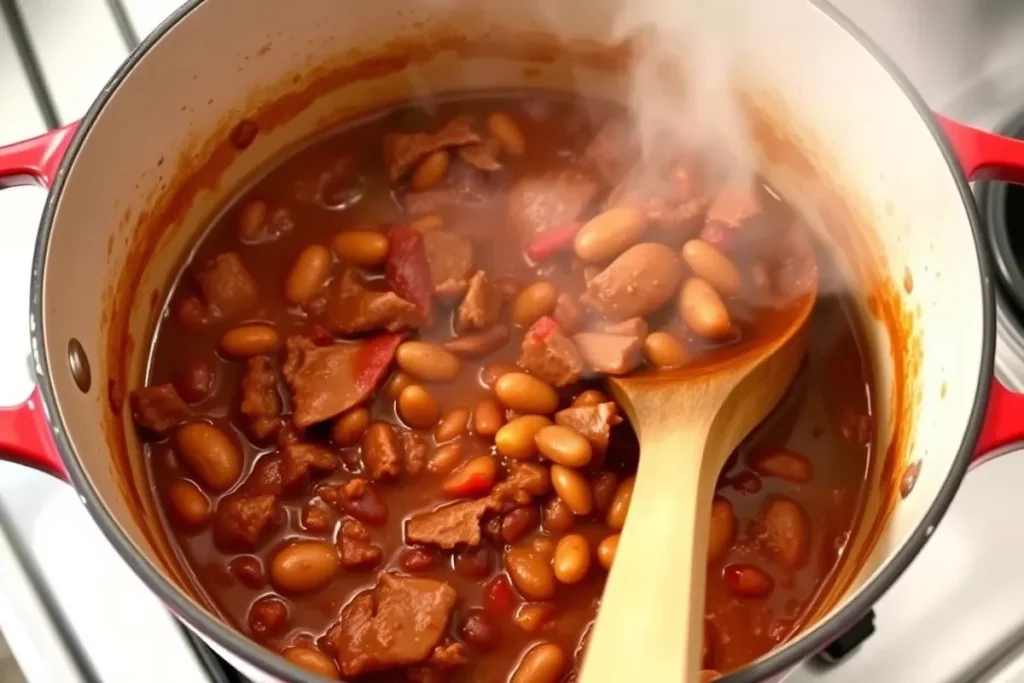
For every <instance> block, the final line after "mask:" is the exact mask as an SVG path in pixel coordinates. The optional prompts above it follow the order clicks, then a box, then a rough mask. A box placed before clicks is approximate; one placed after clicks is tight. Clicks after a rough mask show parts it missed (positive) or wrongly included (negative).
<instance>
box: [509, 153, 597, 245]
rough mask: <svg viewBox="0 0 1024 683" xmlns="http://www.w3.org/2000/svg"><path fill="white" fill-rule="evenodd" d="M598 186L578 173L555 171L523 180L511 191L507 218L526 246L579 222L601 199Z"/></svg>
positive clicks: (573, 170) (564, 170)
mask: <svg viewBox="0 0 1024 683" xmlns="http://www.w3.org/2000/svg"><path fill="white" fill-rule="evenodd" d="M597 191H598V187H597V183H596V182H594V180H593V179H592V178H591V177H590V176H588V175H586V174H584V173H582V172H580V171H577V170H575V169H554V170H550V171H545V172H543V173H539V174H537V175H530V176H525V177H523V178H520V179H519V180H517V181H516V182H515V184H513V185H512V187H511V188H510V189H509V191H508V199H507V204H506V215H507V219H508V222H509V224H510V225H511V226H512V227H513V229H515V230H516V231H517V232H518V233H519V237H520V239H522V240H523V242H525V243H529V242H533V241H534V240H535V239H536V238H537V237H538V236H540V235H541V234H542V233H544V232H546V231H547V230H551V229H552V228H559V227H561V226H564V225H566V224H567V223H572V222H573V221H576V220H577V219H578V218H579V217H580V215H581V214H582V213H583V212H584V211H585V210H586V209H587V208H588V207H589V206H590V204H591V203H592V202H593V201H594V198H595V197H596V196H597Z"/></svg>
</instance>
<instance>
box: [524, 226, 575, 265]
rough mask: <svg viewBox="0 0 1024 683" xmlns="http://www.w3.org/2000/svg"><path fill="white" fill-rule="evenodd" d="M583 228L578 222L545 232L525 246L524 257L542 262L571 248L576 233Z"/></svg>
mask: <svg viewBox="0 0 1024 683" xmlns="http://www.w3.org/2000/svg"><path fill="white" fill-rule="evenodd" d="M582 227H583V223H581V222H580V221H572V222H571V223H566V224H565V225H561V226H559V227H557V228H551V229H550V230H546V231H545V232H544V233H543V234H542V235H541V236H540V237H538V238H537V239H535V240H533V241H532V242H530V243H529V244H528V245H527V246H526V255H527V256H529V257H530V258H531V259H533V260H534V261H543V260H545V259H547V258H550V257H551V256H553V255H555V254H557V253H558V252H560V251H565V250H566V249H568V248H570V247H571V246H572V243H573V240H575V239H576V233H578V232H579V231H580V229H581V228H582Z"/></svg>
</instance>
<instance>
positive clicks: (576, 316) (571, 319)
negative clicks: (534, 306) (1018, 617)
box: [551, 292, 583, 334]
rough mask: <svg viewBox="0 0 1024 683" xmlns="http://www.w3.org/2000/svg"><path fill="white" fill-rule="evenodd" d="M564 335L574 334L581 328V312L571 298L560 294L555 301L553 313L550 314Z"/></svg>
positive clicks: (565, 294) (564, 293)
mask: <svg viewBox="0 0 1024 683" xmlns="http://www.w3.org/2000/svg"><path fill="white" fill-rule="evenodd" d="M551 317H552V318H554V319H555V322H556V323H558V326H559V327H561V328H562V332H564V333H565V334H576V333H577V332H579V331H580V328H581V327H583V311H581V310H580V307H579V306H578V305H577V304H576V302H575V301H574V300H573V298H572V296H571V295H569V294H567V293H566V292H562V293H561V294H559V295H558V298H557V299H556V300H555V312H554V313H552V314H551Z"/></svg>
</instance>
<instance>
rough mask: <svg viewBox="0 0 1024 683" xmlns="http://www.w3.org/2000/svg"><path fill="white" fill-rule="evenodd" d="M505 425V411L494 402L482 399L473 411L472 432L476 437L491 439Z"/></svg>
mask: <svg viewBox="0 0 1024 683" xmlns="http://www.w3.org/2000/svg"><path fill="white" fill-rule="evenodd" d="M503 424H505V411H503V410H502V409H501V406H500V405H498V403H497V402H496V401H492V400H491V399H489V398H488V399H484V400H483V401H480V402H479V403H477V404H476V409H475V410H474V411H473V431H474V432H475V433H476V434H477V436H484V437H493V436H495V435H497V433H498V430H499V429H501V426H502V425H503Z"/></svg>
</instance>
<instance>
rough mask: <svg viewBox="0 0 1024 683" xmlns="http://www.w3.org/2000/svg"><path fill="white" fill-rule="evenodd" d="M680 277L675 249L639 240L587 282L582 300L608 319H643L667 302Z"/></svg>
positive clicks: (674, 290)
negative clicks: (638, 242) (639, 241)
mask: <svg viewBox="0 0 1024 683" xmlns="http://www.w3.org/2000/svg"><path fill="white" fill-rule="evenodd" d="M682 278H683V269H682V265H681V263H680V261H679V257H678V256H676V254H675V252H673V251H672V250H671V249H669V248H668V247H666V246H665V245H663V244H658V243H656V242H642V243H640V244H637V245H634V246H632V247H630V248H629V249H627V250H626V251H625V252H623V253H622V254H621V255H620V256H619V257H618V258H616V259H615V260H614V261H612V262H611V264H609V266H608V267H607V268H605V269H604V270H602V271H601V272H600V273H598V274H597V275H596V276H595V277H594V278H593V279H592V280H591V281H590V282H589V283H587V294H586V299H585V302H586V303H587V304H588V305H589V306H590V307H591V308H594V309H596V310H597V311H598V312H599V313H601V314H603V315H604V316H605V317H607V318H610V319H612V320H628V319H629V318H643V317H645V316H647V315H649V314H651V313H654V312H655V311H657V310H658V309H659V308H661V307H662V306H664V305H665V304H666V303H668V301H669V300H670V299H671V298H672V297H673V296H674V295H675V293H676V291H677V290H678V289H679V282H680V281H681V280H682Z"/></svg>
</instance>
